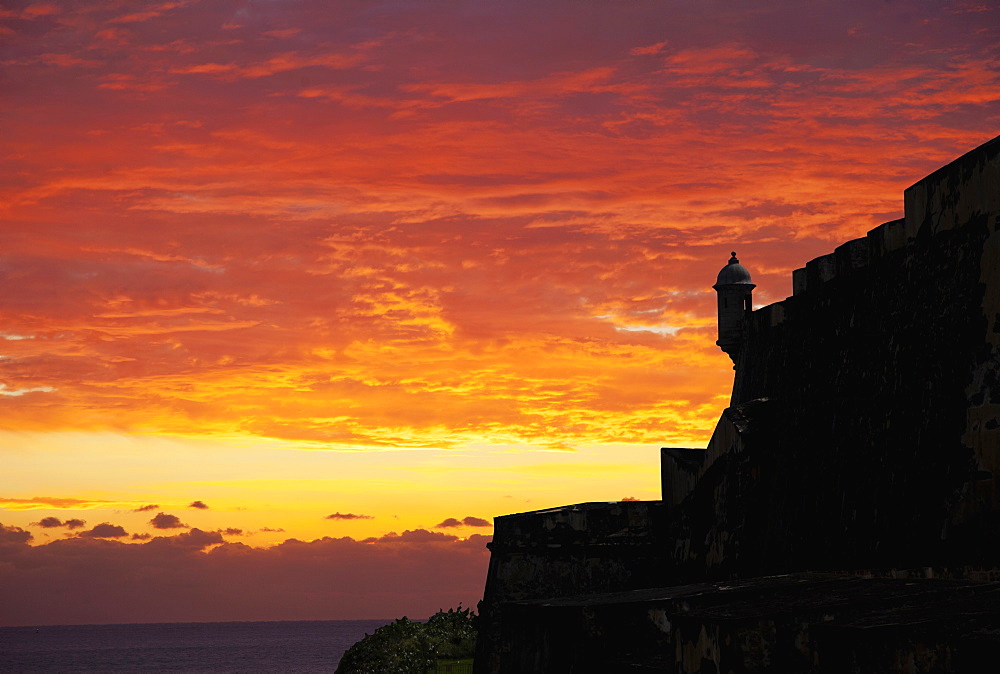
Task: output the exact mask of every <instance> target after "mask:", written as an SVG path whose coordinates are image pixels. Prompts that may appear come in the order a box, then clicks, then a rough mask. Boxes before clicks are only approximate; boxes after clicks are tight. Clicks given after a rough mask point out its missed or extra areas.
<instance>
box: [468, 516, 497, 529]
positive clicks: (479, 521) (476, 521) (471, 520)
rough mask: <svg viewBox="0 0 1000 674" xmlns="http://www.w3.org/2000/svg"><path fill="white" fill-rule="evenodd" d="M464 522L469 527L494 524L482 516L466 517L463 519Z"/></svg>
mask: <svg viewBox="0 0 1000 674" xmlns="http://www.w3.org/2000/svg"><path fill="white" fill-rule="evenodd" d="M462 524H464V525H465V526H467V527H490V526H493V525H492V524H490V523H489V521H488V520H484V519H483V518H481V517H466V518H464V519H463V520H462Z"/></svg>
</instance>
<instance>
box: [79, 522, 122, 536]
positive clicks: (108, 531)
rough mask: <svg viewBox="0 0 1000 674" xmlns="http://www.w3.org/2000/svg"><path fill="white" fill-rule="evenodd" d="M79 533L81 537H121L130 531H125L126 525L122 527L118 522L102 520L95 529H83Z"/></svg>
mask: <svg viewBox="0 0 1000 674" xmlns="http://www.w3.org/2000/svg"><path fill="white" fill-rule="evenodd" d="M79 535H80V537H81V538H121V537H123V536H128V532H127V531H125V528H124V527H120V526H118V525H117V524H111V523H110V522H102V523H101V524H98V525H97V526H95V527H94V528H93V529H88V530H87V531H81V532H80V534H79Z"/></svg>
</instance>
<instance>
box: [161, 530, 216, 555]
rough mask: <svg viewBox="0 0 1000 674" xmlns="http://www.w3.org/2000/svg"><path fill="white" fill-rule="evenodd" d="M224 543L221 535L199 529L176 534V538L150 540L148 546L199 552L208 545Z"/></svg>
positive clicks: (166, 537)
mask: <svg viewBox="0 0 1000 674" xmlns="http://www.w3.org/2000/svg"><path fill="white" fill-rule="evenodd" d="M225 542H226V541H225V539H223V538H222V534H220V533H219V532H218V531H202V530H201V529H198V528H194V529H192V530H191V531H188V532H185V533H183V534H177V535H176V536H157V537H156V538H153V539H152V540H150V541H149V543H148V545H155V546H160V547H162V546H174V547H184V548H193V549H195V550H201V549H202V548H207V547H208V546H210V545H216V544H218V543H225Z"/></svg>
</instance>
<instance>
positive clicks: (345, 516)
mask: <svg viewBox="0 0 1000 674" xmlns="http://www.w3.org/2000/svg"><path fill="white" fill-rule="evenodd" d="M324 519H328V520H373V519H375V518H374V517H372V516H371V515H355V514H354V513H341V512H336V513H333V514H332V515H327V516H326V517H325V518H324Z"/></svg>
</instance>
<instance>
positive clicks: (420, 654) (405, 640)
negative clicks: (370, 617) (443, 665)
mask: <svg viewBox="0 0 1000 674" xmlns="http://www.w3.org/2000/svg"><path fill="white" fill-rule="evenodd" d="M475 650H476V614H475V613H473V611H472V610H471V609H467V608H466V609H463V608H462V607H461V606H459V607H458V608H457V609H448V610H447V611H444V610H441V611H438V612H437V613H435V614H434V615H432V616H431V617H430V618H429V619H428V620H427V622H425V623H421V622H414V621H412V620H409V619H407V618H406V617H403V618H400V619H399V620H397V621H395V622H392V623H389V624H388V625H385V626H384V627H380V628H378V629H377V630H375V633H374V634H366V635H365V637H364V639H362V640H361V641H359V642H358V643H356V644H354V645H353V646H351V647H350V648H349V649H347V652H346V653H344V657H343V658H341V660H340V666H338V667H337V673H336V674H427V673H428V672H433V671H434V670H435V668H436V664H437V662H438V661H439V660H452V661H454V660H462V659H466V658H471V657H472V656H473V654H474V652H475Z"/></svg>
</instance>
